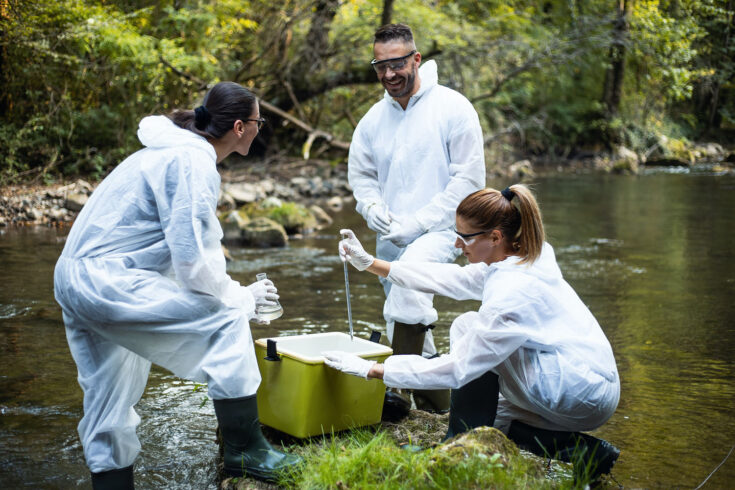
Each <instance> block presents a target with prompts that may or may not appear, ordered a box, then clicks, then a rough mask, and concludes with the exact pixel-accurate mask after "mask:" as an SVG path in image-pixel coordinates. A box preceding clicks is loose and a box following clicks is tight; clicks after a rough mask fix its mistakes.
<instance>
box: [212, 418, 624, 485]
mask: <svg viewBox="0 0 735 490" xmlns="http://www.w3.org/2000/svg"><path fill="white" fill-rule="evenodd" d="M447 419H448V416H447V415H446V414H445V415H437V414H429V413H426V412H421V411H417V410H412V411H411V414H410V415H409V416H408V417H406V418H405V419H403V420H401V421H398V422H386V421H383V422H382V423H381V424H380V425H378V426H376V427H363V428H359V429H354V430H350V431H344V432H339V433H336V434H327V435H325V436H324V437H314V438H311V439H308V440H298V439H291V438H290V437H289V436H285V435H284V434H281V433H278V432H276V431H273V430H271V429H268V428H267V427H266V428H264V432H265V433H266V435H267V436H268V438H269V439H271V440H272V441H279V440H281V439H282V438H283V437H284V436H285V438H286V440H285V441H282V440H281V442H282V443H283V444H284V445H285V447H286V448H287V449H288V451H290V452H294V453H297V454H299V455H300V456H302V457H303V458H304V465H303V467H301V468H300V469H299V470H298V471H297V472H294V473H293V474H292V475H284V476H283V478H282V479H281V480H280V481H279V482H278V484H277V485H274V484H268V483H263V482H258V481H256V480H253V479H251V478H230V477H226V476H223V478H222V481H221V484H220V488H222V489H223V490H243V489H254V488H257V489H275V488H304V489H306V488H314V489H317V488H318V489H323V488H333V489H348V488H375V489H378V488H385V489H389V488H415V489H440V488H497V489H501V488H508V489H511V488H513V489H515V488H528V489H539V490H540V489H568V488H576V487H583V486H584V485H582V484H581V482H582V480H583V479H584V477H581V478H580V480H579V481H580V483H579V484H576V485H575V482H574V479H573V476H572V473H573V471H572V467H571V465H569V464H566V463H559V462H557V461H553V463H551V462H550V461H549V460H542V459H540V458H538V457H536V456H533V455H531V454H530V453H526V452H522V451H520V450H519V449H518V447H517V446H516V445H515V444H514V443H512V442H511V441H510V440H508V439H507V438H506V437H505V436H504V435H503V434H502V433H501V432H500V431H498V430H496V429H493V428H490V427H481V428H477V429H474V430H472V431H470V432H467V433H464V434H460V435H458V436H456V437H454V438H452V439H450V440H448V441H446V442H444V443H442V439H443V437H444V434H445V433H446V430H447ZM407 444H408V445H409V446H408V447H410V448H412V449H413V450H407V449H406V446H405V445H407ZM609 482H612V480H609V479H608V478H605V479H602V480H600V481H599V483H600V485H601V486H602V487H607V484H608V483H609Z"/></svg>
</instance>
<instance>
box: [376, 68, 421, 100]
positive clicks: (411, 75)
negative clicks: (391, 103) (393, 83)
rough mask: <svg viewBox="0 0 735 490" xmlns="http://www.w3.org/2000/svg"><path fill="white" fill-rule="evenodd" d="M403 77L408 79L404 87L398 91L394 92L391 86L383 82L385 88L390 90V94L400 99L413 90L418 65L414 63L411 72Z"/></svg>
mask: <svg viewBox="0 0 735 490" xmlns="http://www.w3.org/2000/svg"><path fill="white" fill-rule="evenodd" d="M403 79H404V80H405V81H406V83H405V85H404V86H403V89H401V90H400V91H398V92H393V91H392V90H391V89H390V88H388V87H387V86H386V84H385V83H383V87H385V89H386V90H387V91H388V95H390V96H391V97H393V98H394V99H398V98H401V97H405V96H407V95H410V94H411V92H413V87H414V85H415V84H416V65H413V68H412V69H411V72H410V73H409V74H408V75H406V76H404V77H403Z"/></svg>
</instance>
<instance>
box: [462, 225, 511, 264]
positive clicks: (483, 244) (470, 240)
mask: <svg viewBox="0 0 735 490" xmlns="http://www.w3.org/2000/svg"><path fill="white" fill-rule="evenodd" d="M455 228H456V230H457V239H456V240H455V242H454V246H455V247H456V248H459V249H461V250H462V253H463V254H464V256H465V257H467V260H469V261H470V263H472V264H476V263H478V262H485V263H486V264H492V263H493V262H498V261H500V260H503V259H505V257H506V255H505V254H503V253H500V252H501V249H502V248H503V247H502V236H501V235H500V232H499V231H498V230H481V229H479V228H477V227H476V226H474V225H473V224H472V223H471V222H470V221H468V220H466V219H465V218H463V217H461V216H457V218H456V226H455ZM481 232H482V233H481ZM475 233H479V234H477V235H474V236H471V237H467V236H466V235H473V234H475ZM461 235H465V238H463V237H462V236H461ZM499 238H500V239H499Z"/></svg>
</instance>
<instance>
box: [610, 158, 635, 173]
mask: <svg viewBox="0 0 735 490" xmlns="http://www.w3.org/2000/svg"><path fill="white" fill-rule="evenodd" d="M610 171H611V172H613V173H616V174H633V175H635V174H637V173H638V162H637V161H634V160H631V159H628V158H621V159H619V160H616V161H614V162H613V164H612V168H611V169H610Z"/></svg>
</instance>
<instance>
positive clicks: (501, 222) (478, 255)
mask: <svg viewBox="0 0 735 490" xmlns="http://www.w3.org/2000/svg"><path fill="white" fill-rule="evenodd" d="M514 198H515V199H514ZM514 200H515V201H516V202H517V203H518V206H517V207H516V206H515V205H514V203H513V202H512V201H514ZM343 232H345V233H347V235H348V238H346V239H344V240H342V241H341V242H340V245H339V251H340V255H341V257H342V260H349V261H350V263H352V264H353V265H354V266H355V267H356V268H357V269H359V270H368V271H369V272H372V273H373V274H377V275H380V276H382V277H386V278H387V279H388V280H389V281H390V282H391V283H393V284H397V285H400V286H402V287H407V288H412V289H417V290H420V291H426V292H431V293H434V294H440V295H443V296H447V297H451V298H454V299H458V300H465V299H475V300H482V306H481V307H480V309H479V311H473V312H468V313H464V314H462V315H460V316H459V317H457V318H456V319H455V321H454V322H453V323H452V326H451V329H450V331H449V338H450V350H449V354H445V355H442V356H440V357H438V358H434V359H426V358H424V357H422V356H417V355H398V356H395V355H394V356H391V357H389V358H388V359H386V361H385V363H384V364H377V363H375V362H374V361H367V360H364V359H361V358H359V357H357V356H355V355H352V354H347V353H343V352H326V353H325V356H326V357H327V364H328V365H330V366H332V367H334V368H336V369H340V370H342V371H345V372H347V373H350V374H354V375H357V376H362V377H366V378H380V379H383V381H384V382H385V384H386V385H388V386H389V387H398V388H414V389H417V388H418V389H439V388H451V389H452V394H451V408H450V416H449V430H448V432H447V438H449V437H452V436H454V435H456V434H458V433H461V432H464V431H466V430H467V429H469V428H473V427H478V426H493V425H494V426H496V427H498V428H499V429H501V430H503V431H504V432H506V433H507V434H508V437H509V438H510V439H512V440H514V441H516V443H518V444H519V445H520V446H521V447H523V448H525V449H528V450H531V451H533V452H536V453H539V454H547V455H556V456H557V457H558V458H560V459H565V460H567V461H568V460H570V458H571V457H572V455H578V456H581V460H578V461H576V463H577V464H575V475H576V476H580V477H585V475H584V474H582V473H581V472H582V471H585V468H586V471H587V474H586V477H587V478H596V477H597V476H599V475H600V474H602V473H608V472H609V471H610V469H611V468H612V465H613V464H614V462H615V461H616V459H617V457H618V455H619V451H618V450H617V449H616V448H615V447H614V446H612V445H610V444H609V443H607V442H605V441H601V440H599V439H596V438H594V437H592V436H590V435H588V434H581V433H580V432H579V431H589V430H592V429H595V428H597V427H599V426H601V425H602V424H603V423H605V422H606V421H607V420H608V419H609V418H610V417H611V416H612V414H613V412H615V409H616V407H617V404H618V400H619V397H620V381H619V379H618V372H617V367H616V365H615V358H614V356H613V352H612V348H611V347H610V343H609V342H608V340H607V338H606V337H605V334H604V333H603V332H602V329H601V328H600V326H599V324H598V323H597V321H596V320H595V318H594V317H593V316H592V314H591V313H590V311H589V310H588V309H587V307H586V306H585V305H584V303H582V301H581V300H580V299H579V297H578V296H577V294H576V293H575V292H574V290H573V289H572V288H571V287H570V286H569V284H568V283H567V282H566V281H565V280H564V279H563V277H562V274H561V271H560V270H559V266H558V265H557V263H556V259H555V256H554V250H553V249H552V247H551V245H549V244H548V243H546V242H545V241H544V229H543V224H542V221H541V213H540V211H539V209H538V206H537V203H536V200H535V198H534V197H533V194H532V193H531V192H530V191H529V190H528V189H527V188H526V187H525V186H523V185H513V186H511V187H509V188H507V189H504V190H503V191H502V192H498V191H497V190H494V189H483V190H481V191H477V192H475V193H473V194H470V195H469V196H468V197H466V198H465V199H464V200H463V201H462V202H461V203H460V205H459V206H458V208H457V213H456V234H457V238H456V243H455V246H456V247H457V248H459V249H461V250H462V252H463V253H464V254H465V256H466V257H467V259H468V260H469V262H470V263H471V264H470V265H467V266H464V267H462V266H459V265H457V264H438V263H413V262H386V261H382V260H379V259H374V258H373V257H372V256H371V255H370V254H368V253H367V252H365V250H364V249H363V248H362V245H361V244H360V242H359V241H358V240H357V238H356V237H355V236H354V233H352V232H351V231H350V230H343Z"/></svg>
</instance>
